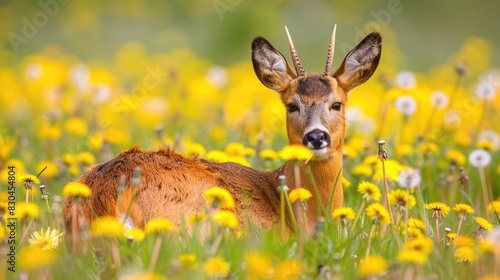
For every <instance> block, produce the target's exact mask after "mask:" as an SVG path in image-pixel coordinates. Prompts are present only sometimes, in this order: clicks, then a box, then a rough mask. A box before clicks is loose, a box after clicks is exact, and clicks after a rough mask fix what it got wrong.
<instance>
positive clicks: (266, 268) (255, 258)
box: [244, 252, 272, 279]
mask: <svg viewBox="0 0 500 280" xmlns="http://www.w3.org/2000/svg"><path fill="white" fill-rule="evenodd" d="M244 259H245V267H246V270H247V271H248V275H249V276H250V277H249V278H250V279H262V278H265V277H267V276H269V272H270V270H271V267H272V261H271V259H270V258H269V257H268V256H265V255H263V254H259V253H254V252H251V253H247V254H246V255H245V258H244Z"/></svg>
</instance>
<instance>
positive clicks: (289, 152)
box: [279, 144, 314, 161]
mask: <svg viewBox="0 0 500 280" xmlns="http://www.w3.org/2000/svg"><path fill="white" fill-rule="evenodd" d="M313 155H314V154H313V152H312V151H311V150H310V149H309V148H307V147H306V146H304V145H297V144H292V145H288V146H285V147H283V149H282V150H281V151H280V152H279V156H280V158H281V159H282V160H286V161H288V160H299V161H306V160H309V159H311V158H312V157H313Z"/></svg>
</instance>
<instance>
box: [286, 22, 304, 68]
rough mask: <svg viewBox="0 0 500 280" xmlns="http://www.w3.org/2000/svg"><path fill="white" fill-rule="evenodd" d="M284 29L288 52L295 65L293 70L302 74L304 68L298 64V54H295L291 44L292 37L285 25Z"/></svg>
mask: <svg viewBox="0 0 500 280" xmlns="http://www.w3.org/2000/svg"><path fill="white" fill-rule="evenodd" d="M285 31H286V37H287V38H288V46H289V47H290V53H291V54H292V60H293V65H294V66H295V71H296V72H297V75H299V76H304V75H305V74H306V72H305V71H304V68H302V64H300V59H299V55H298V54H297V51H296V50H295V47H294V46H293V41H292V37H291V36H290V33H289V32H288V28H287V27H286V25H285Z"/></svg>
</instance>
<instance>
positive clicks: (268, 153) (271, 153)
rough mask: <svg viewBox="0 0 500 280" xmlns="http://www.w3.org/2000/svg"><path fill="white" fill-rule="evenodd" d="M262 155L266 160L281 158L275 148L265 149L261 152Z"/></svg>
mask: <svg viewBox="0 0 500 280" xmlns="http://www.w3.org/2000/svg"><path fill="white" fill-rule="evenodd" d="M259 155H260V157H261V158H262V159H264V160H270V161H271V160H277V159H278V158H279V155H278V153H277V152H276V151H275V150H273V149H263V150H262V151H260V153H259Z"/></svg>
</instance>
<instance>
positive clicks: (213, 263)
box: [203, 257, 230, 278]
mask: <svg viewBox="0 0 500 280" xmlns="http://www.w3.org/2000/svg"><path fill="white" fill-rule="evenodd" d="M229 269H230V266H229V263H228V262H226V261H225V260H224V259H222V258H219V257H212V258H210V259H208V260H207V261H206V262H205V264H204V265H203V272H204V273H205V275H206V276H207V277H209V278H224V277H227V276H228V275H229Z"/></svg>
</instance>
